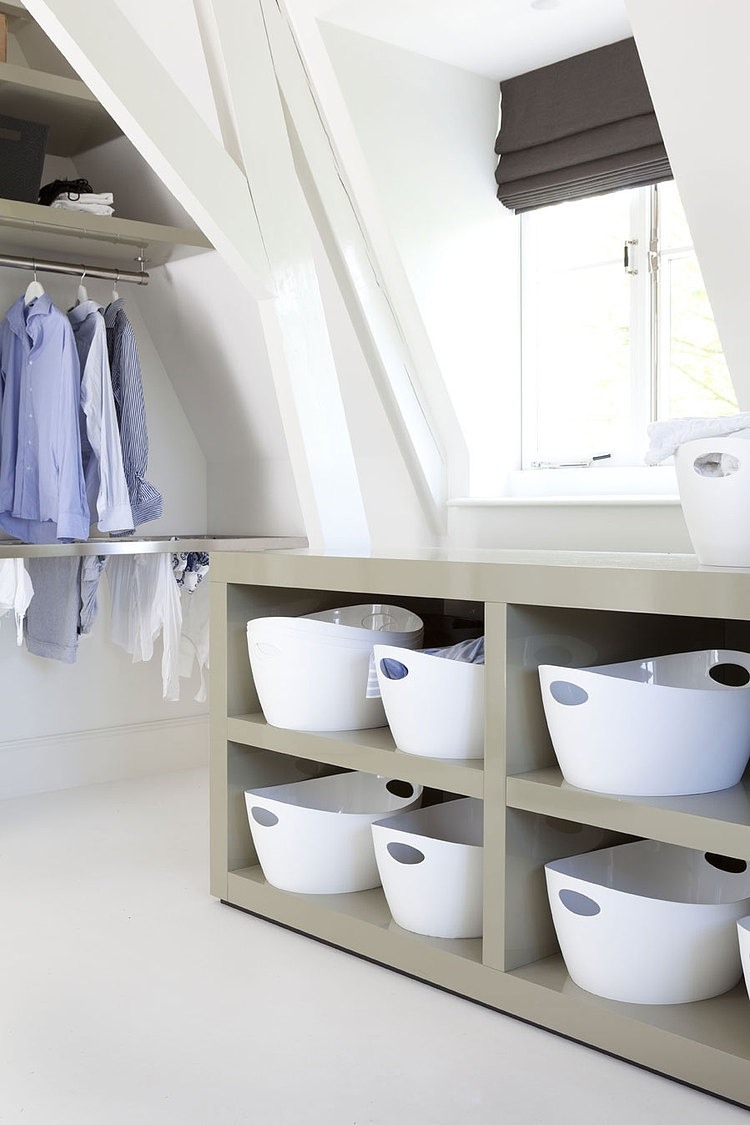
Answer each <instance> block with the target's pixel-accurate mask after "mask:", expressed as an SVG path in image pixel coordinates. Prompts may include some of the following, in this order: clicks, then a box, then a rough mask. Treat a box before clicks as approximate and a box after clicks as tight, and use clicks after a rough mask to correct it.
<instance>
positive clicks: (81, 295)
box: [76, 270, 89, 305]
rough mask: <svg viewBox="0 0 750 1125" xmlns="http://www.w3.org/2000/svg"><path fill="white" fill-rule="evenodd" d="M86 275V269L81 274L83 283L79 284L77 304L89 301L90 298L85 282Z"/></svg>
mask: <svg viewBox="0 0 750 1125" xmlns="http://www.w3.org/2000/svg"><path fill="white" fill-rule="evenodd" d="M85 276H86V271H85V270H84V271H83V273H82V274H81V284H80V285H79V286H78V295H77V300H76V304H79V305H80V304H82V303H83V302H84V301H88V299H89V295H88V293H87V291H86V286H85V285H84V284H83V279H84V277H85Z"/></svg>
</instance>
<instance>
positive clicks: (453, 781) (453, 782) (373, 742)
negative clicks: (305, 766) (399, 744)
mask: <svg viewBox="0 0 750 1125" xmlns="http://www.w3.org/2000/svg"><path fill="white" fill-rule="evenodd" d="M227 737H228V738H230V739H231V740H232V742H239V743H241V744H243V745H246V746H255V747H258V748H259V749H261V750H275V751H276V752H277V753H279V754H289V755H293V756H294V757H296V758H305V759H308V760H310V761H313V762H326V763H328V764H330V765H335V766H342V767H344V768H346V769H359V770H364V771H365V772H366V773H372V774H376V775H378V776H380V777H385V776H387V777H398V778H400V779H401V780H403V781H411V782H412V783H416V784H419V785H427V786H430V787H431V788H433V789H443V790H448V791H449V792H451V793H458V794H460V795H462V796H466V797H480V798H481V797H482V796H483V793H484V770H483V768H482V762H481V760H476V761H474V760H472V761H470V762H465V761H442V760H439V759H437V758H422V757H419V756H418V755H415V754H404V753H402V751H400V750H397V749H396V745H395V743H394V741H393V735H392V734H391V732H390V728H389V727H376V728H374V729H371V730H359V731H358V730H352V731H326V732H325V733H309V732H307V731H295V730H286V729H284V728H282V727H272V726H271V725H270V724H269V723H267V722H266V720H265V719H264V718H263V715H261V714H255V715H240V716H237V717H234V718H230V719H229V720H228V722H227Z"/></svg>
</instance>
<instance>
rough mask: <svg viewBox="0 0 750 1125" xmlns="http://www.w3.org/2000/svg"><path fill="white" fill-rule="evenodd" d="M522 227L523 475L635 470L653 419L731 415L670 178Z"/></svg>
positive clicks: (524, 221)
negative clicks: (571, 468) (570, 468)
mask: <svg viewBox="0 0 750 1125" xmlns="http://www.w3.org/2000/svg"><path fill="white" fill-rule="evenodd" d="M519 221H520V223H521V292H522V297H521V302H522V316H521V321H522V384H523V385H522V465H523V468H524V469H534V468H547V467H556V466H558V465H567V464H573V465H579V464H584V465H588V464H589V463H590V465H591V467H601V468H604V467H607V468H609V467H617V466H643V455H644V452H645V450H646V447H647V435H646V427H647V425H648V423H649V422H650V421H653V420H655V419H662V418H668V417H672V416H675V415H686V414H695V415H721V414H731V413H734V412H735V411H737V409H738V407H737V402H736V398H735V395H734V390H733V388H732V384H731V380H730V377H729V372H728V369H727V366H726V363H725V361H724V356H723V353H722V350H721V345H720V343H719V338H718V335H717V332H716V327H715V324H714V320H713V315H712V313H711V308H710V304H709V301H708V297H707V295H706V291H705V288H704V286H703V281H702V278H701V273H700V269H699V267H698V262H697V258H696V256H695V252H694V250H693V247H692V242H691V238H690V232H689V230H688V226H687V222H686V220H685V215H684V212H683V209H682V205H681V203H680V199H679V195H678V193H677V188H676V186H675V184H674V182H673V181H670V182H667V183H662V184H659V185H658V186H654V187H643V188H636V189H632V190H627V191H619V192H613V193H611V194H609V195H603V196H597V197H593V198H591V199H587V200H582V201H579V202H571V203H562V204H559V205H557V206H554V207H547V208H540V209H539V210H536V211H530V212H528V213H526V214H524V215H522V216H521V217H520V220H519ZM592 459H596V460H592Z"/></svg>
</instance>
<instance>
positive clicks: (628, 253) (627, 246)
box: [622, 238, 638, 274]
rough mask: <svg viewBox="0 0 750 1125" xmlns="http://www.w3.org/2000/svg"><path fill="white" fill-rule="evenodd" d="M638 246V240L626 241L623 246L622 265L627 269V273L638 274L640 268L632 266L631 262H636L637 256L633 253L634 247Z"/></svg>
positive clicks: (630, 239) (629, 239)
mask: <svg viewBox="0 0 750 1125" xmlns="http://www.w3.org/2000/svg"><path fill="white" fill-rule="evenodd" d="M637 245H638V239H637V238H628V239H626V240H625V242H624V244H623V247H622V264H623V266H624V268H625V273H629V274H636V273H638V268H637V267H636V266H633V265H631V262H634V261H635V254H634V253H633V250H632V247H634V246H637Z"/></svg>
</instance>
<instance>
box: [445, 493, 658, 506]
mask: <svg viewBox="0 0 750 1125" xmlns="http://www.w3.org/2000/svg"><path fill="white" fill-rule="evenodd" d="M679 504H680V498H679V496H671V495H667V496H664V495H661V496H659V495H645V494H633V493H630V494H626V493H623V494H621V495H617V496H613V495H607V494H605V493H603V494H602V495H601V496H592V495H590V494H589V495H580V496H560V495H557V496H552V495H550V496H456V497H454V498H453V499H452V500H449V501H448V507H449V508H543V507H557V506H564V507H581V508H594V507H599V508H601V507H606V508H612V507H620V508H632V507H642V508H660V507H670V508H671V507H679Z"/></svg>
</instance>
